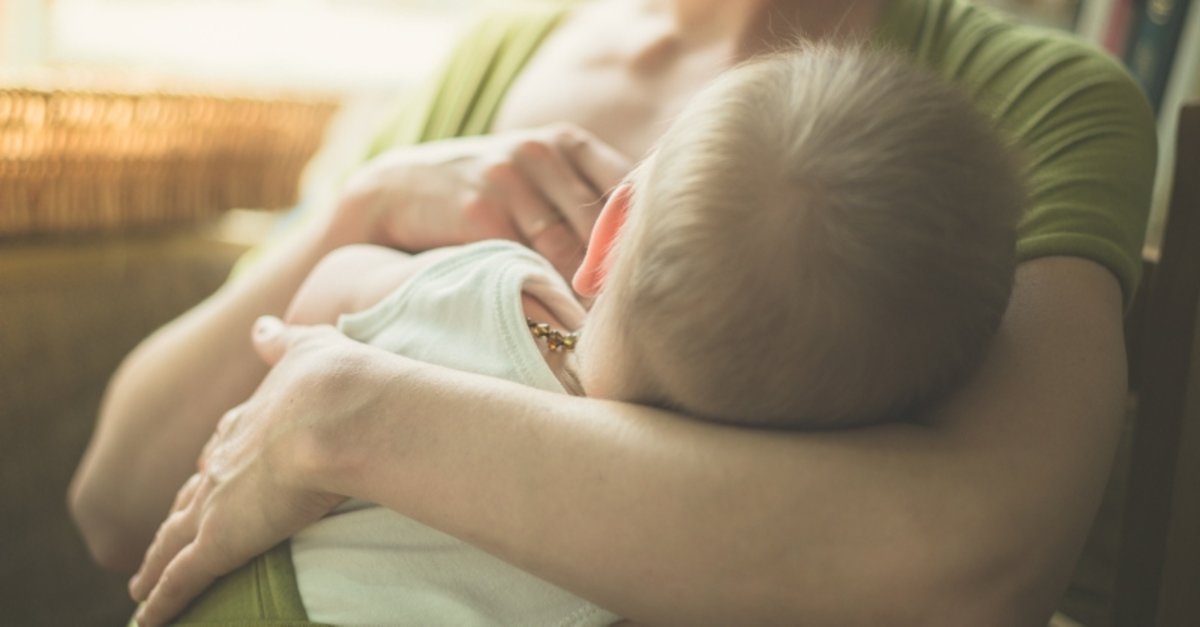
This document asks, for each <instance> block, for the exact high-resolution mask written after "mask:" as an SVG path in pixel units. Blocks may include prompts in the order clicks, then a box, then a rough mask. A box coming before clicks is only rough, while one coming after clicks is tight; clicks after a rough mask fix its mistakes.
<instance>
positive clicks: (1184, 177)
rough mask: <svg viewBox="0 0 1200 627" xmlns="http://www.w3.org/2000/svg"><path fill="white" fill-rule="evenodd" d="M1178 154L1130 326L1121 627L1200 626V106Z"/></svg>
mask: <svg viewBox="0 0 1200 627" xmlns="http://www.w3.org/2000/svg"><path fill="white" fill-rule="evenodd" d="M1175 150H1176V158H1175V171H1174V173H1173V180H1172V185H1171V196H1170V204H1169V206H1168V215H1167V220H1166V228H1165V231H1164V233H1163V238H1162V243H1161V245H1160V246H1159V247H1157V249H1154V248H1151V247H1148V248H1147V250H1146V255H1145V270H1146V271H1145V274H1144V276H1143V281H1142V288H1141V289H1140V290H1139V293H1138V295H1137V299H1136V300H1135V304H1134V307H1133V309H1132V310H1131V312H1130V315H1129V317H1128V318H1127V322H1126V343H1127V346H1128V354H1129V371H1130V386H1131V389H1132V390H1133V392H1134V399H1135V400H1134V402H1135V403H1136V420H1135V423H1134V427H1133V441H1132V449H1131V456H1130V470H1129V477H1128V491H1127V493H1126V496H1125V505H1124V513H1123V517H1122V526H1121V539H1120V545H1119V550H1118V554H1117V572H1116V581H1115V584H1114V589H1113V605H1112V608H1113V625H1115V626H1117V627H1148V626H1152V625H1160V626H1164V627H1172V626H1175V625H1200V587H1198V586H1200V359H1195V358H1196V357H1197V356H1200V335H1198V334H1197V333H1196V331H1197V326H1198V320H1197V314H1198V313H1200V310H1198V307H1197V305H1198V303H1200V103H1195V104H1189V105H1184V107H1183V109H1182V111H1181V112H1180V117H1179V127H1178V132H1177V138H1176V144H1175ZM1194 362H1195V363H1194Z"/></svg>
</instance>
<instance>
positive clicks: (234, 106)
mask: <svg viewBox="0 0 1200 627" xmlns="http://www.w3.org/2000/svg"><path fill="white" fill-rule="evenodd" d="M335 109H336V104H335V103H333V102H330V101H319V100H317V101H313V100H310V101H300V100H291V99H265V98H264V99H259V98H231V97H225V96H218V95H204V94H188V93H162V92H152V91H147V92H142V93H136V92H129V93H113V92H102V91H93V90H57V89H29V88H25V89H0V237H12V236H18V235H29V234H48V233H80V232H116V231H130V230H136V229H144V228H148V227H153V226H161V225H168V224H181V223H189V222H195V221H198V220H201V219H203V218H205V217H208V216H211V215H213V214H215V213H218V212H220V211H223V210H225V209H229V208H233V207H255V208H280V207H287V206H290V205H292V204H293V203H295V201H296V192H297V187H298V181H299V177H300V174H301V171H302V170H303V168H304V165H305V164H306V163H307V161H308V160H309V158H310V157H311V156H312V155H313V153H314V152H315V151H316V149H317V147H318V146H319V145H320V142H321V139H322V135H323V133H324V130H325V127H326V125H327V124H328V122H329V120H330V117H331V116H332V114H333V113H334V110H335Z"/></svg>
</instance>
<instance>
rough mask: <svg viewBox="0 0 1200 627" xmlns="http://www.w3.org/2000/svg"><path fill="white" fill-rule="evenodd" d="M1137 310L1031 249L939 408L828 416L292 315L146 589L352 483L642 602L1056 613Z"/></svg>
mask: <svg viewBox="0 0 1200 627" xmlns="http://www.w3.org/2000/svg"><path fill="white" fill-rule="evenodd" d="M1121 311H1122V309H1121V296H1120V290H1119V288H1118V287H1117V284H1116V281H1115V280H1114V279H1113V278H1112V276H1111V275H1110V274H1109V273H1108V272H1107V271H1106V270H1105V269H1103V268H1101V267H1100V266H1098V265H1095V264H1094V263H1092V262H1089V261H1084V260H1080V259H1071V258H1045V259H1039V260H1035V261H1030V262H1026V263H1024V264H1022V266H1021V267H1020V269H1019V272H1018V277H1017V284H1016V289H1015V292H1014V296H1013V300H1012V303H1011V305H1010V307H1009V312H1008V314H1007V316H1006V318H1005V321H1004V323H1003V325H1002V328H1001V331H1000V333H999V335H998V337H997V340H996V343H995V346H994V347H993V349H992V350H991V352H990V354H989V356H988V359H987V361H986V363H985V365H984V367H983V368H982V370H981V371H980V372H979V373H978V375H977V376H976V377H975V378H974V379H973V380H972V381H971V382H970V383H969V384H968V385H967V386H966V388H965V389H963V390H962V391H961V392H960V393H958V394H956V395H955V396H954V397H953V398H952V399H950V400H949V401H948V402H947V403H945V404H944V405H943V406H942V407H940V408H939V409H938V410H937V411H936V412H934V413H933V414H931V415H930V416H928V417H927V420H925V421H924V422H923V424H922V425H912V424H891V425H886V426H880V427H872V428H864V429H858V430H853V431H844V432H827V433H798V432H768V431H755V430H742V429H735V428H730V427H724V426H717V425H713V424H708V423H702V422H697V421H692V420H686V419H682V418H680V417H677V416H673V415H670V414H666V413H663V412H660V411H656V410H653V409H648V408H644V407H638V406H633V405H622V404H616V403H610V402H603V401H595V400H590V399H582V398H573V397H566V396H560V395H553V394H547V393H542V392H538V391H534V390H530V389H526V388H522V387H520V386H517V385H514V384H510V383H507V382H503V381H497V380H493V379H488V378H485V377H478V376H473V375H466V374H461V373H456V372H452V371H449V370H446V369H442V368H437V367H433V366H428V365H425V364H420V363H416V362H412V361H410V360H405V359H402V358H397V357H391V356H384V354H382V353H379V352H377V351H373V350H371V349H369V348H368V347H362V346H356V345H353V344H350V343H347V342H340V341H338V340H337V338H336V337H334V336H333V335H332V334H329V333H325V332H322V331H320V330H319V329H301V328H293V329H287V330H286V331H285V332H282V333H277V334H275V337H274V339H271V338H270V337H264V338H263V340H262V341H261V342H260V350H261V351H263V352H264V354H265V355H266V356H268V357H269V358H270V360H272V361H274V360H279V363H278V365H277V366H276V368H275V370H273V371H272V373H271V375H270V376H269V377H268V378H267V380H266V382H265V383H264V386H263V388H262V389H260V391H259V392H258V393H257V394H256V395H255V396H254V397H253V398H251V399H250V401H248V402H247V403H246V404H245V405H244V406H243V407H242V411H241V413H240V415H239V416H238V417H237V420H235V421H233V422H234V423H235V424H236V425H237V428H236V429H234V430H233V431H235V432H237V433H239V434H241V435H240V436H239V437H227V438H221V437H218V438H217V439H216V440H215V441H214V450H216V451H218V452H219V453H222V454H223V456H224V458H225V459H227V460H231V461H230V463H228V464H224V465H218V466H219V467H218V468H214V469H210V471H207V472H206V473H205V474H204V475H197V479H196V481H197V482H199V483H200V484H202V487H201V488H200V489H199V490H198V491H197V494H200V496H196V495H194V494H193V495H185V496H187V497H188V498H183V499H181V500H182V503H181V504H180V506H179V507H178V508H177V513H176V515H175V516H173V517H172V518H173V520H169V521H168V523H167V524H166V525H164V527H163V528H162V530H161V532H160V536H159V540H158V541H156V543H155V546H154V547H152V549H151V551H150V553H149V554H148V556H147V559H146V562H145V563H144V565H143V571H142V573H141V574H140V576H139V577H138V578H135V580H134V582H133V584H132V589H133V592H134V596H135V598H139V599H140V598H146V596H147V595H148V594H150V593H151V591H152V590H153V594H152V596H151V599H150V602H149V603H148V606H147V608H146V613H145V614H143V615H142V618H145V619H147V620H148V622H149V623H156V622H159V621H161V620H163V619H164V618H166V617H169V616H170V615H171V613H172V612H174V611H176V610H177V609H178V608H179V607H181V606H182V604H183V603H185V602H186V601H187V600H188V599H190V598H191V596H192V595H194V594H196V593H197V592H199V590H202V589H203V587H204V586H205V585H207V583H208V582H209V581H211V580H212V578H213V577H215V576H217V575H218V574H220V573H223V572H226V571H228V570H230V569H232V568H234V567H236V566H237V565H238V564H240V563H242V562H244V561H245V560H247V559H249V558H250V557H252V556H253V555H255V554H256V553H257V552H258V551H261V550H263V549H265V548H267V547H269V546H271V545H273V544H274V543H275V542H277V541H278V540H279V539H281V538H283V537H286V535H287V534H289V533H291V532H292V531H294V530H295V529H296V528H299V527H301V526H303V525H304V524H305V523H306V522H308V521H309V520H312V519H315V518H316V517H319V516H320V515H321V513H323V508H327V507H328V506H329V505H328V504H329V503H330V502H333V500H332V499H331V495H334V494H344V495H349V496H355V497H361V498H366V499H370V500H373V501H376V502H379V503H382V504H384V505H386V506H388V507H391V508H393V509H395V510H397V511H399V512H402V513H404V514H406V515H409V516H412V517H413V518H416V519H418V520H420V521H422V522H425V523H426V524H429V525H432V526H434V527H437V528H439V529H442V530H445V531H447V532H449V533H452V534H454V535H456V536H458V537H460V538H463V539H465V540H467V541H469V542H472V543H474V544H476V545H478V546H481V547H483V548H484V549H486V550H488V551H491V552H493V553H495V554H496V555H498V556H500V557H502V558H504V559H506V560H508V561H510V562H513V563H514V564H516V565H518V566H520V567H522V568H525V569H527V570H529V571H531V572H534V573H536V574H538V575H540V576H542V577H544V578H546V579H547V580H549V581H552V582H555V583H557V584H559V585H561V586H563V587H565V588H567V589H570V590H573V591H575V592H577V593H579V594H581V595H582V596H584V597H586V598H588V599H590V600H593V601H595V602H597V603H598V604H600V605H603V606H606V607H608V608H610V609H612V610H613V611H615V612H617V613H619V614H622V615H625V616H628V617H630V618H633V619H635V620H637V621H639V622H644V623H650V624H889V625H902V624H919V625H931V624H951V625H965V624H969V625H986V624H1033V623H1035V622H1038V621H1044V620H1045V619H1046V617H1047V616H1048V615H1049V614H1050V612H1051V610H1052V608H1053V606H1054V603H1055V601H1056V600H1057V599H1058V597H1059V595H1060V593H1061V590H1062V588H1063V586H1064V583H1065V581H1066V578H1067V576H1068V575H1069V572H1070V568H1071V565H1072V563H1073V560H1074V557H1075V555H1076V553H1077V551H1078V550H1079V547H1080V545H1081V543H1082V540H1083V537H1084V535H1085V532H1086V530H1087V526H1088V524H1089V522H1090V520H1091V517H1092V515H1093V513H1094V511H1095V509H1096V505H1097V502H1098V499H1099V495H1100V493H1101V490H1102V487H1103V485H1104V481H1105V479H1106V477H1107V469H1108V466H1109V464H1110V461H1111V457H1112V452H1113V449H1114V447H1115V442H1116V439H1117V435H1118V431H1119V428H1118V425H1119V422H1120V416H1121V408H1122V405H1123V400H1124V394H1125V389H1126V388H1125V370H1124V355H1123V350H1124V348H1123V343H1122V327H1121ZM285 348H286V352H284V351H285ZM281 356H282V359H280V357H281ZM298 408H299V409H298ZM397 408H404V409H403V410H402V411H401V410H398V409H397ZM463 421H469V426H465V425H463V424H462V423H463ZM239 449H241V450H240V452H239ZM249 451H254V452H255V453H256V455H254V456H251V455H247V454H246V453H247V452H249ZM249 457H254V459H253V460H252V461H247V458H249ZM233 460H239V461H236V462H235V461H233ZM264 484H267V485H266V487H264ZM268 495H269V496H270V497H271V498H272V499H274V501H273V502H263V501H262V498H263V497H264V496H268ZM447 495H453V497H452V498H448V497H447ZM192 497H195V498H192ZM247 512H249V513H248V514H247ZM268 513H269V515H268ZM306 517H307V518H306ZM258 520H267V521H268V522H266V523H264V524H255V525H251V526H247V525H246V524H245V523H246V522H248V521H258ZM233 529H237V532H238V533H237V534H236V536H232V535H231V530H233ZM231 537H236V539H237V542H236V543H231V542H230V541H229V539H230V538H231ZM235 544H236V545H235ZM164 568H166V569H167V575H166V576H163V577H161V583H160V575H161V574H162V573H163V572H164V570H163V569H164ZM156 583H157V584H159V585H157V586H156V585H155V584H156Z"/></svg>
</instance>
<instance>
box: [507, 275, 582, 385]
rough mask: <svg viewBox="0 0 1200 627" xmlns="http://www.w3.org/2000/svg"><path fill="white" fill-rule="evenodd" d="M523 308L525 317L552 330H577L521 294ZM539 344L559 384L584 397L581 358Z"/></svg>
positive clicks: (539, 302)
mask: <svg viewBox="0 0 1200 627" xmlns="http://www.w3.org/2000/svg"><path fill="white" fill-rule="evenodd" d="M521 307H522V308H523V309H524V310H525V317H526V318H529V319H530V320H533V321H534V322H544V323H546V324H548V325H550V327H551V328H553V329H557V330H559V331H562V332H564V333H565V332H568V331H576V330H577V329H568V328H566V326H565V325H564V324H563V322H562V320H559V319H558V317H557V316H555V315H554V312H553V311H551V310H550V308H549V307H547V306H546V305H545V304H544V303H542V301H540V300H538V299H537V298H534V297H533V296H531V295H529V294H528V293H522V294H521ZM537 344H538V350H540V351H541V353H542V358H543V359H545V360H546V365H547V366H549V367H550V371H551V372H553V373H554V376H555V377H558V381H559V383H562V385H563V387H564V388H566V390H567V392H569V393H570V394H573V395H575V396H584V393H583V386H582V385H580V384H579V375H578V373H579V358H578V356H577V355H576V354H575V351H573V350H550V349H549V348H548V347H547V345H546V342H544V341H539V342H538V343H537Z"/></svg>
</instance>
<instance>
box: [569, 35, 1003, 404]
mask: <svg viewBox="0 0 1200 627" xmlns="http://www.w3.org/2000/svg"><path fill="white" fill-rule="evenodd" d="M1022 202H1023V194H1022V190H1021V185H1020V182H1019V179H1018V175H1017V172H1016V168H1015V166H1014V165H1013V162H1012V159H1011V157H1010V155H1009V154H1008V152H1007V150H1006V148H1005V146H1004V145H1003V144H1002V143H1001V141H1000V139H999V138H998V137H997V136H996V135H995V133H994V132H993V130H992V128H991V126H990V124H989V123H988V122H987V121H986V120H985V119H984V118H983V117H982V116H981V115H980V114H979V113H977V112H976V111H975V110H974V108H973V107H972V105H971V103H970V102H969V101H968V100H967V99H966V98H964V97H963V96H962V95H960V94H959V93H958V92H956V91H955V90H954V89H953V88H951V87H949V86H947V85H945V84H943V83H942V82H941V81H939V80H938V79H936V78H934V77H932V76H930V75H928V74H927V73H925V72H924V71H920V70H917V69H915V68H913V67H911V66H910V65H908V64H906V63H905V62H904V61H902V60H900V59H898V58H896V57H894V56H891V55H888V54H885V53H881V52H874V51H869V50H864V49H859V48H844V47H843V48H837V47H829V46H809V47H805V48H803V49H801V50H799V51H796V52H791V53H787V54H779V55H775V56H771V57H769V58H766V59H763V60H759V61H754V62H751V63H748V64H746V65H743V66H741V67H738V68H736V69H734V70H732V71H730V72H728V73H727V74H725V75H724V76H723V77H722V78H720V79H719V80H717V81H716V82H715V83H714V84H713V85H712V86H710V87H709V88H707V89H706V90H705V91H703V92H702V93H701V94H700V95H698V96H697V97H696V98H695V100H694V101H693V102H692V103H691V105H690V106H689V107H688V108H687V109H686V111H684V112H683V113H682V114H681V115H680V116H679V117H678V119H676V120H675V122H674V124H673V125H672V126H671V128H670V130H669V131H668V132H667V133H666V135H665V136H664V137H663V138H662V140H661V141H660V142H659V144H658V146H657V147H656V149H655V150H654V152H653V154H652V155H651V156H650V157H648V158H647V159H646V160H645V161H644V162H643V163H642V164H641V165H640V166H639V167H638V169H637V171H636V172H635V173H634V174H633V175H632V176H631V177H630V179H629V181H628V183H627V184H626V185H623V186H622V187H620V188H618V189H617V190H616V191H615V192H614V194H613V196H612V198H611V199H610V201H609V203H608V204H607V205H606V207H605V209H604V212H603V213H602V215H601V218H600V220H599V222H598V224H597V227H596V232H595V234H594V236H593V239H592V242H591V244H590V246H589V250H588V255H587V259H586V260H585V261H584V266H583V268H582V269H581V270H580V272H579V274H578V275H577V276H576V279H575V285H576V288H577V289H579V290H580V292H581V293H584V294H592V293H596V292H599V294H598V298H597V300H596V304H595V307H594V308H593V311H592V313H591V314H590V315H589V318H588V323H587V325H586V327H585V329H584V333H583V337H582V339H581V341H580V346H579V349H578V353H579V361H580V365H579V374H580V379H581V382H582V384H583V386H584V388H585V391H586V392H587V393H588V394H589V395H596V396H601V397H606V398H613V399H621V400H627V401H634V402H641V403H646V404H651V405H658V406H664V407H670V408H673V409H677V410H680V411H682V412H684V413H686V414H690V415H693V416H697V417H702V418H708V419H712V420H719V421H730V422H741V423H747V424H754V425H764V426H809V427H821V426H846V425H852V424H860V423H864V422H870V421H873V420H879V419H883V418H888V417H894V416H895V415H896V414H897V412H900V411H903V410H905V409H907V408H910V407H912V406H914V405H915V404H918V403H921V402H923V401H928V400H930V399H931V398H933V397H935V396H936V395H938V394H940V393H942V392H944V391H945V390H947V389H948V388H949V387H950V386H952V385H954V384H955V383H956V382H958V381H959V380H960V379H961V378H962V377H964V376H965V374H966V373H968V372H969V371H970V370H971V368H972V367H973V366H974V365H975V364H976V363H977V362H978V361H979V360H980V358H981V356H982V355H983V353H984V351H985V350H986V348H987V344H988V342H989V340H990V338H991V337H992V336H993V334H994V333H995V331H996V328H997V326H998V325H999V322H1000V318H1001V315H1002V314H1003V312H1004V309H1005V306H1006V303H1007V301H1008V296H1009V292H1010V289H1011V285H1012V278H1013V270H1014V263H1015V262H1014V238H1015V224H1016V220H1017V217H1018V214H1019V212H1020V209H1021V206H1022Z"/></svg>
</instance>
